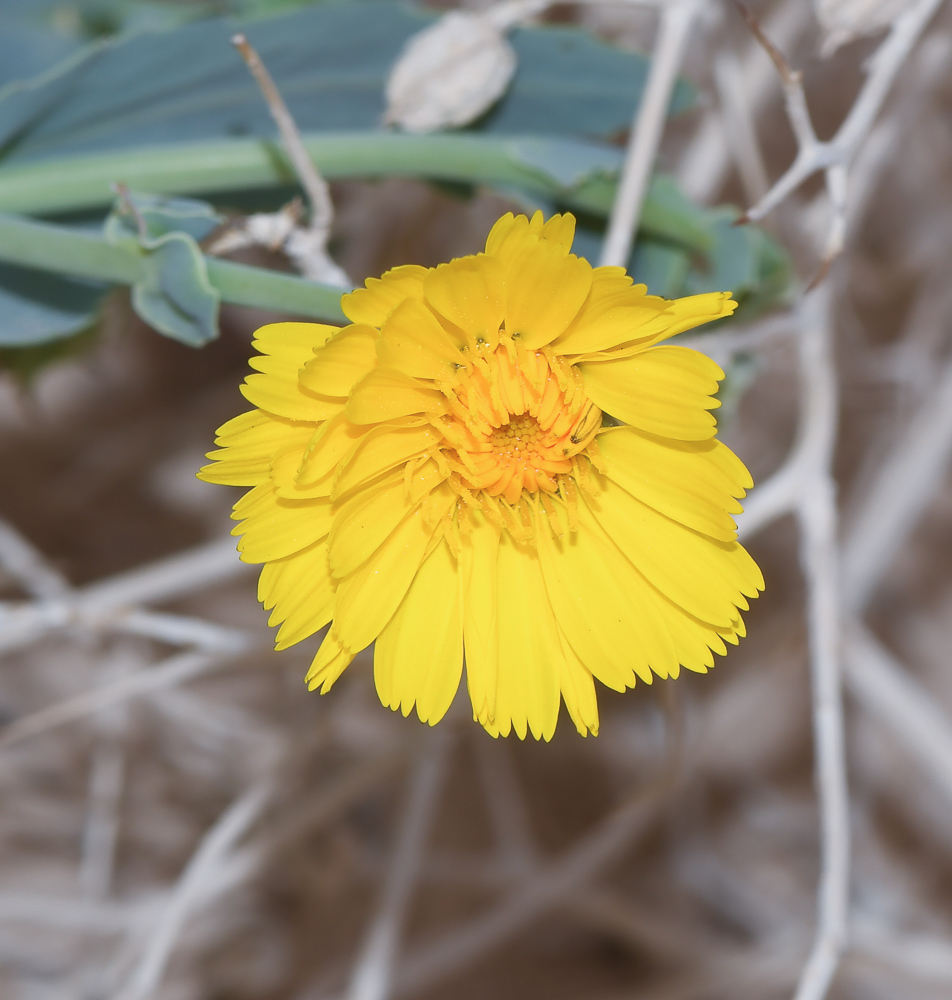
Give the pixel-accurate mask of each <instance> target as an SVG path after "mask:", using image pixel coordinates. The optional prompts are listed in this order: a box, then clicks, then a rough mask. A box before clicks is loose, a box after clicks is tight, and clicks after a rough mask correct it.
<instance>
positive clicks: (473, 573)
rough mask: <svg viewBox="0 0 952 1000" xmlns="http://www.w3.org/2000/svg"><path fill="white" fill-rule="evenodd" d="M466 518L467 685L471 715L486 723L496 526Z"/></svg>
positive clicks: (493, 668) (490, 696) (492, 666)
mask: <svg viewBox="0 0 952 1000" xmlns="http://www.w3.org/2000/svg"><path fill="white" fill-rule="evenodd" d="M467 517H468V518H469V519H470V521H471V523H472V530H471V531H468V532H461V533H460V586H461V588H462V595H463V596H462V603H463V639H464V642H465V645H466V685H467V688H468V689H469V698H470V701H471V702H472V703H473V718H474V719H476V720H477V721H479V722H483V723H485V722H492V721H493V720H494V719H495V717H496V680H497V663H498V661H497V655H496V648H497V628H496V608H497V606H498V594H497V589H496V564H497V556H498V553H499V528H498V526H497V525H495V524H493V523H492V522H491V521H487V520H486V518H485V517H483V515H482V514H478V513H473V512H467Z"/></svg>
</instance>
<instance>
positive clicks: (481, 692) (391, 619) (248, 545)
mask: <svg viewBox="0 0 952 1000" xmlns="http://www.w3.org/2000/svg"><path fill="white" fill-rule="evenodd" d="M574 232H575V220H574V218H572V216H571V215H562V216H559V215H556V216H554V217H553V218H551V219H550V220H549V221H548V222H547V223H545V224H543V221H542V214H541V213H539V212H537V213H536V214H535V216H534V217H533V219H532V220H531V221H529V220H528V219H527V218H526V217H525V216H517V217H513V216H512V215H511V214H510V215H506V216H504V217H503V218H502V219H500V220H499V221H498V222H497V223H496V225H495V226H494V227H493V230H492V232H491V233H490V234H489V238H488V240H487V241H486V252H485V253H484V254H477V255H475V256H470V257H461V258H459V259H457V260H453V261H451V262H450V263H448V264H442V265H440V266H439V267H437V268H430V269H427V268H424V267H417V266H414V265H409V266H405V267H397V268H394V269H393V270H392V271H388V272H387V273H386V274H385V275H384V276H383V277H382V278H380V279H374V278H371V279H370V280H368V281H367V284H366V287H365V288H362V289H358V290H357V291H355V292H353V293H351V294H349V295H345V296H344V298H343V301H342V306H343V309H344V312H345V314H346V315H347V317H348V318H349V319H350V320H351V321H352V325H350V326H347V327H344V328H343V329H340V330H338V329H337V328H335V327H329V326H318V325H316V324H310V323H275V324H273V325H271V326H266V327H263V328H262V329H261V330H259V331H258V332H257V335H256V338H257V339H256V340H255V346H256V347H257V348H258V350H259V351H261V352H262V355H261V356H260V357H256V358H254V359H253V360H252V362H251V364H252V366H253V367H254V368H256V369H257V370H258V374H254V375H251V376H249V377H248V378H247V379H246V380H245V385H244V386H243V387H242V392H243V393H244V395H245V397H246V398H247V399H248V400H249V402H251V403H252V404H253V405H254V406H255V407H257V409H254V410H252V411H250V412H249V413H243V414H242V415H241V416H238V417H235V419H234V420H230V421H229V422H228V423H226V424H225V425H224V426H223V427H222V428H220V430H219V432H218V434H219V437H218V439H217V443H218V444H219V445H220V446H221V449H222V450H220V451H216V452H212V453H211V454H210V455H209V458H212V459H214V463H213V464H212V465H209V466H207V467H206V468H204V469H203V470H202V472H201V473H200V476H201V478H203V479H205V480H207V481H209V482H216V483H227V484H230V485H234V486H253V487H254V489H252V490H251V491H250V492H248V493H247V494H245V496H244V497H242V499H241V500H239V501H238V503H236V504H235V513H234V515H233V516H234V517H235V518H236V519H239V520H241V522H242V523H241V525H240V526H239V527H237V528H236V529H235V532H234V533H235V534H239V535H241V536H242V538H241V541H240V543H239V545H238V548H239V550H240V552H241V558H242V559H243V560H244V561H246V562H252V563H264V568H263V569H262V571H261V579H260V583H259V587H258V595H259V598H260V599H261V601H262V602H263V603H264V606H265V608H266V609H273V610H272V613H271V619H270V624H272V625H277V624H279V623H280V624H281V628H280V631H279V632H278V635H277V648H278V649H283V648H285V647H287V646H290V645H292V644H293V643H296V642H299V641H300V640H302V639H304V638H306V637H307V636H309V635H312V634H313V633H314V632H316V631H317V630H318V629H320V628H322V627H324V626H325V625H327V624H328V623H329V622H331V623H332V624H331V627H330V630H329V631H328V633H327V635H326V637H325V638H324V642H323V644H322V645H321V647H320V650H319V651H318V653H317V655H316V656H315V658H314V662H313V663H312V665H311V669H310V671H309V673H308V675H307V683H308V686H309V688H310V689H311V690H313V689H314V688H316V687H318V686H320V688H321V691H322V693H323V692H326V691H327V690H328V689H329V688H330V687H331V685H332V684H333V683H334V682H335V681H336V680H337V678H338V677H339V676H340V674H341V673H342V671H343V670H344V669H345V668H346V667H347V665H348V664H349V663H350V662H351V660H352V659H353V657H354V655H355V654H356V653H357V652H359V651H360V650H362V649H364V648H366V647H367V646H369V645H370V644H371V643H373V642H375V641H376V647H375V651H374V678H375V681H376V685H377V692H378V694H379V695H380V699H381V701H382V702H383V703H384V704H385V705H388V706H390V707H391V708H392V709H397V708H399V709H401V710H402V712H403V714H404V715H407V714H408V713H409V712H410V710H411V709H412V708H413V706H414V704H415V705H416V710H417V714H418V715H419V717H420V719H421V720H423V721H424V722H428V723H430V724H431V725H433V724H435V723H436V722H437V721H439V719H440V718H442V716H443V715H444V713H445V712H446V710H447V708H448V707H449V705H450V703H451V701H452V700H453V697H454V695H455V693H456V691H457V688H458V687H459V683H460V678H461V676H462V668H463V660H464V652H465V661H466V682H467V686H468V688H469V696H470V699H471V701H472V705H473V715H474V718H475V719H476V720H478V721H479V722H480V723H482V725H483V726H485V728H486V729H487V730H489V732H490V733H492V734H493V735H508V733H509V732H510V731H512V730H514V731H515V732H516V733H517V734H518V736H519V737H520V738H524V737H525V735H526V731H527V730H528V731H529V732H531V733H532V735H533V736H534V737H536V738H537V739H538V738H540V737H541V738H543V739H549V738H551V736H552V734H553V732H554V731H555V725H556V719H557V717H558V713H559V700H560V696H561V698H562V699H564V701H565V705H566V708H567V709H568V712H569V715H570V716H571V718H572V720H573V722H574V723H575V726H576V728H577V729H578V731H579V732H580V733H581V734H582V735H586V734H587V733H588V732H589V731H591V732H592V733H597V731H598V709H597V705H596V699H595V686H594V683H593V678H597V679H598V680H600V681H601V682H602V683H603V684H605V685H607V686H608V687H610V688H613V689H614V690H616V691H623V690H624V689H625V688H629V687H633V686H634V684H635V679H636V678H641V680H643V681H644V682H645V683H647V684H650V683H651V680H652V673H654V674H657V675H658V676H659V677H677V675H678V672H679V670H680V668H681V667H682V666H683V667H686V668H687V669H689V670H695V671H699V672H702V673H703V672H705V671H706V670H707V669H708V668H709V667H711V666H713V663H714V657H713V652H716V653H720V654H723V653H725V652H726V647H725V645H724V644H725V642H729V643H735V644H736V643H737V641H738V638H739V637H740V636H742V635H744V624H743V621H742V620H741V615H740V611H741V610H746V609H747V607H748V604H747V601H746V599H745V598H747V597H756V596H757V593H758V591H760V590H762V589H763V578H762V576H761V574H760V571H759V570H758V568H757V566H756V564H755V563H754V561H753V560H752V559H751V558H750V556H749V555H748V554H747V552H746V551H745V550H744V549H743V548H742V547H741V546H740V545H739V544H738V543H737V542H736V541H735V538H736V532H735V524H734V521H733V519H732V518H731V514H732V513H737V512H739V511H740V510H741V507H740V504H739V503H737V500H736V499H735V498H737V497H742V496H743V495H744V492H745V489H746V488H748V487H749V486H750V485H751V480H750V476H749V474H748V472H747V470H746V469H745V468H744V466H743V464H742V463H741V462H740V460H739V459H738V458H736V456H735V455H734V454H733V453H732V452H731V451H730V450H729V449H728V448H726V447H725V446H724V445H723V444H721V443H720V442H719V441H717V440H716V439H715V437H714V435H715V433H716V426H715V420H714V417H713V415H712V414H711V412H710V411H711V410H712V409H713V408H715V407H716V406H718V405H719V404H718V402H717V400H715V399H713V398H712V396H711V394H712V393H714V392H715V391H716V390H717V383H718V380H719V379H722V378H723V377H724V374H723V372H722V371H721V370H720V369H719V368H718V366H717V365H716V364H714V362H713V361H711V360H709V359H708V358H707V357H705V356H704V355H702V354H699V353H697V352H696V351H692V350H689V349H687V348H683V347H672V346H668V345H662V346H654V345H655V344H657V343H658V341H661V340H665V339H667V338H669V337H672V336H674V335H675V334H678V333H681V332H682V331H684V330H688V329H691V328H692V327H695V326H697V325H699V324H701V323H706V322H708V321H710V320H713V319H717V318H718V317H721V316H728V315H730V313H731V312H733V310H734V307H735V305H736V303H734V302H732V301H731V300H730V294H729V293H722V292H716V293H712V294H707V295H695V296H691V297H690V298H683V299H678V300H676V301H666V300H664V299H660V298H657V297H655V296H651V295H647V294H646V290H645V286H644V285H633V284H632V281H631V278H629V277H628V276H627V275H626V274H625V272H624V270H623V269H622V268H619V267H599V268H592V267H591V265H590V264H589V263H588V262H587V261H585V260H582V259H580V258H579V257H576V256H575V255H574V254H571V253H570V252H569V251H570V249H571V245H572V238H573V236H574ZM609 415H610V416H609Z"/></svg>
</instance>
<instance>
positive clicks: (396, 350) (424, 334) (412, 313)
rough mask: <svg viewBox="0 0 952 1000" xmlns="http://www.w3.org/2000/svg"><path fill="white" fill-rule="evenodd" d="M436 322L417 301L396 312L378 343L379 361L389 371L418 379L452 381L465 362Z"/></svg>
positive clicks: (458, 350)
mask: <svg viewBox="0 0 952 1000" xmlns="http://www.w3.org/2000/svg"><path fill="white" fill-rule="evenodd" d="M461 346H462V345H460V344H456V343H454V341H453V340H452V339H451V338H450V335H449V334H448V333H447V332H446V331H445V330H444V329H443V327H442V326H440V324H439V322H438V321H437V318H436V317H435V316H434V315H433V313H432V312H431V311H430V310H429V309H427V307H426V306H425V305H424V304H423V303H422V302H418V301H417V300H416V299H407V300H406V301H405V302H401V303H400V305H398V306H397V307H396V309H394V310H393V312H392V313H391V314H390V316H389V317H388V319H387V322H386V323H384V325H383V330H382V331H381V334H380V339H379V340H378V341H377V357H378V358H379V359H380V364H381V365H382V366H384V367H386V368H395V369H397V371H401V372H403V373H404V374H405V375H413V376H415V377H416V378H432V379H441V380H445V379H449V378H451V377H452V376H453V375H454V374H455V372H456V369H457V368H459V367H460V365H461V364H462V363H463V361H464V360H465V359H464V357H463V354H462V353H461V351H460V347H461Z"/></svg>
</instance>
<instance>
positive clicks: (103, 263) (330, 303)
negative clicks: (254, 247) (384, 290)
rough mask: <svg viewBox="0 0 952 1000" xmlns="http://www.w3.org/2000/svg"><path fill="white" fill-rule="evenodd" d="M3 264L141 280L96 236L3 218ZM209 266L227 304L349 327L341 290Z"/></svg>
mask: <svg viewBox="0 0 952 1000" xmlns="http://www.w3.org/2000/svg"><path fill="white" fill-rule="evenodd" d="M0 260H3V261H6V262H7V263H10V264H19V265H21V266H24V267H35V268H39V269H40V270H44V271H56V272H59V273H62V274H70V275H73V276H75V277H77V278H92V279H95V280H98V281H108V282H112V283H114V284H120V285H131V284H134V283H135V282H136V281H138V280H139V279H140V278H141V276H142V265H141V262H140V258H139V257H138V256H136V255H135V254H134V253H133V252H130V251H128V250H125V249H123V248H122V247H117V246H112V245H111V244H109V243H107V242H106V241H105V240H104V239H103V238H102V237H101V236H98V235H97V234H95V233H86V232H81V231H78V230H76V229H72V228H69V227H67V226H56V225H52V224H50V223H48V222H36V221H34V220H32V219H22V218H17V217H16V216H10V215H2V214H0ZM205 264H206V267H207V268H208V278H209V281H211V283H212V284H213V285H214V286H215V288H217V289H218V291H219V292H220V293H221V297H222V301H224V302H231V303H234V304H235V305H242V306H255V307H257V308H259V309H272V310H276V311H278V312H283V313H290V314H291V315H295V316H306V317H309V318H311V319H321V320H326V321H329V322H332V323H341V322H346V320H345V318H344V314H343V313H342V312H341V309H340V296H341V290H340V289H339V288H333V287H331V286H329V285H321V284H318V283H317V282H316V281H308V280H307V279H306V278H299V277H296V276H295V275H293V274H284V273H283V272H281V271H268V270H266V269H264V268H261V267H249V266H248V265H247V264H236V263H234V262H233V261H229V260H218V259H216V258H214V257H206V258H205Z"/></svg>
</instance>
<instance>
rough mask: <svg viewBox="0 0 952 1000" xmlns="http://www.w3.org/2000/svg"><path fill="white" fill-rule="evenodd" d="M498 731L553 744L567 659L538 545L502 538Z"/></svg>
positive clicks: (500, 556)
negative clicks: (544, 579)
mask: <svg viewBox="0 0 952 1000" xmlns="http://www.w3.org/2000/svg"><path fill="white" fill-rule="evenodd" d="M496 586H497V593H498V599H497V600H498V603H497V618H496V621H497V629H498V633H497V634H498V642H497V650H498V653H497V656H498V665H499V666H498V681H497V688H496V714H495V719H494V720H493V721H494V723H495V727H496V728H497V729H498V730H499V732H500V733H501V734H502V735H504V736H505V735H507V734H508V732H509V731H510V727H511V728H512V730H514V731H515V733H516V735H517V736H518V737H519V739H525V736H526V729H527V728H528V730H529V731H530V732H531V733H532V735H533V736H534V737H535V738H536V739H537V740H538V739H544V740H550V739H552V734H553V733H554V732H555V724H556V722H557V721H558V717H559V681H560V678H561V675H562V670H563V664H564V660H565V658H564V656H563V654H562V645H561V643H560V641H559V631H558V626H557V625H556V621H555V615H554V614H553V613H552V605H551V604H550V602H549V598H548V596H547V594H546V588H545V584H544V582H543V579H542V569H541V566H540V565H539V559H538V556H537V555H536V552H535V549H534V547H532V546H530V545H527V544H524V543H520V542H515V541H513V539H512V537H511V536H510V535H509V534H508V533H506V534H504V535H503V536H502V537H501V539H500V544H499V554H498V570H497V584H496Z"/></svg>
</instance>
